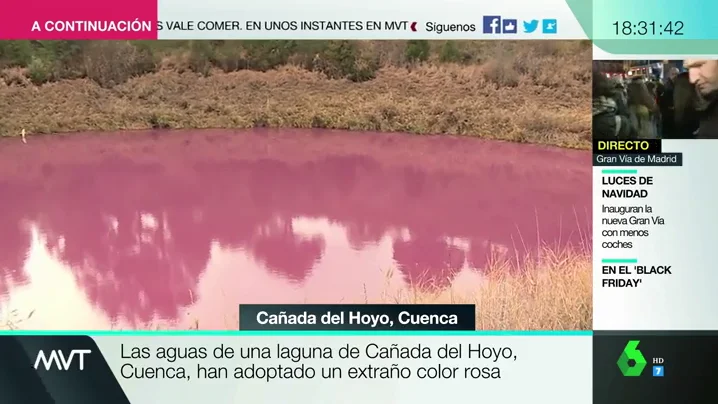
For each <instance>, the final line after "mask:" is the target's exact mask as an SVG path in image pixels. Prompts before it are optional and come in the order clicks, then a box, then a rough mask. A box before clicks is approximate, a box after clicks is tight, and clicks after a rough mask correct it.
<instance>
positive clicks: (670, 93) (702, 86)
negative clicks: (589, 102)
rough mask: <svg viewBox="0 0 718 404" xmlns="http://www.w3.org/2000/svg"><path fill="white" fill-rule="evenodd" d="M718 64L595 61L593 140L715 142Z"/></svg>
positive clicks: (708, 61)
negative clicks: (686, 140) (687, 140)
mask: <svg viewBox="0 0 718 404" xmlns="http://www.w3.org/2000/svg"><path fill="white" fill-rule="evenodd" d="M717 96H718V60H704V59H686V60H622V61H595V62H594V74H593V136H594V138H597V139H601V140H611V139H660V138H664V139H700V138H707V139H713V138H718V109H717V108H716V99H717V98H718V97H717Z"/></svg>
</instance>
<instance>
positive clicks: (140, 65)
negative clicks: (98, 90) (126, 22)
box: [83, 41, 158, 88]
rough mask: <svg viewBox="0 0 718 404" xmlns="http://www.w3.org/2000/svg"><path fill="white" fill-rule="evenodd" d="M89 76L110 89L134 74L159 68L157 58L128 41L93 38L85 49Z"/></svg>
mask: <svg viewBox="0 0 718 404" xmlns="http://www.w3.org/2000/svg"><path fill="white" fill-rule="evenodd" d="M83 55H84V69H85V74H86V75H87V77H88V78H89V79H90V80H92V81H94V82H96V83H97V84H99V85H100V86H102V87H106V88H110V87H113V86H116V85H118V84H121V83H124V82H126V81H127V80H129V79H130V78H132V77H136V76H140V75H143V74H147V73H151V72H155V71H157V68H158V60H156V59H155V57H154V56H153V55H152V53H151V52H150V51H149V50H147V49H142V48H138V47H137V46H135V45H133V44H131V43H130V42H128V41H92V42H88V43H87V45H86V48H85V49H84V52H83Z"/></svg>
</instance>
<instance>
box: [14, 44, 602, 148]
mask: <svg viewBox="0 0 718 404" xmlns="http://www.w3.org/2000/svg"><path fill="white" fill-rule="evenodd" d="M0 69H2V70H1V72H0V134H2V135H5V136H13V135H18V134H19V133H20V131H21V130H22V129H25V130H26V131H27V132H28V133H30V134H38V133H57V132H75V131H96V130H101V131H110V130H123V129H147V128H250V127H292V128H331V129H350V130H372V131H397V132H410V133H417V134H455V135H468V136H477V137H482V138H493V139H502V140H510V141H518V142H530V143H543V144H551V145H558V146H564V147H574V148H588V145H589V144H590V119H591V118H590V113H589V111H590V80H591V47H590V46H589V43H588V42H586V41H516V42H509V41H450V42H448V41H311V42H303V41H157V42H127V41H97V42H82V41H4V42H2V43H0Z"/></svg>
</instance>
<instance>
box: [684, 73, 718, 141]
mask: <svg viewBox="0 0 718 404" xmlns="http://www.w3.org/2000/svg"><path fill="white" fill-rule="evenodd" d="M684 63H685V66H686V68H687V69H688V78H689V80H690V82H691V84H693V85H694V86H695V88H696V90H697V91H698V95H699V96H700V97H699V98H700V99H701V102H699V103H697V104H698V105H697V110H698V111H699V112H700V126H699V128H698V133H697V136H696V137H697V138H699V139H718V107H716V104H717V103H718V102H717V99H718V60H703V59H686V60H685V62H684Z"/></svg>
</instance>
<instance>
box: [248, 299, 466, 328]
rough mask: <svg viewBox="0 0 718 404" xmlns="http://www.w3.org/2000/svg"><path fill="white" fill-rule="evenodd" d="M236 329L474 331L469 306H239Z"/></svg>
mask: <svg viewBox="0 0 718 404" xmlns="http://www.w3.org/2000/svg"><path fill="white" fill-rule="evenodd" d="M239 329H240V331H244V330H254V331H257V330H260V331H282V330H283V331H294V330H305V331H325V330H345V331H347V330H382V331H389V330H414V331H421V330H424V331H432V330H433V331H437V330H438V331H473V330H476V307H475V305H473V304H290V305H287V304H241V305H239Z"/></svg>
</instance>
